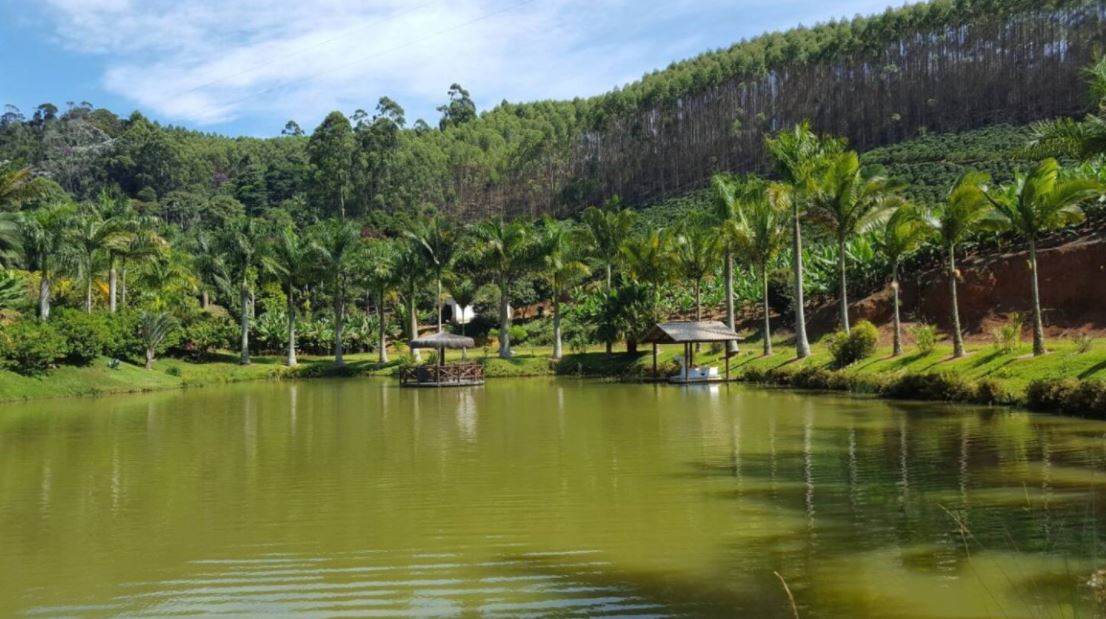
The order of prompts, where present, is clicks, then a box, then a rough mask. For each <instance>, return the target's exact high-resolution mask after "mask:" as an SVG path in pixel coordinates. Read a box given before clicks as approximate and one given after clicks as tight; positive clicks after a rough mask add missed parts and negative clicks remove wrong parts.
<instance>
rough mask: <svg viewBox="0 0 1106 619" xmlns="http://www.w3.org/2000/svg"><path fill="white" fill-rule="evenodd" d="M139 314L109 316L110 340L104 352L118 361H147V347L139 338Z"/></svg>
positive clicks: (128, 313)
mask: <svg viewBox="0 0 1106 619" xmlns="http://www.w3.org/2000/svg"><path fill="white" fill-rule="evenodd" d="M138 317H139V316H138V314H137V313H134V312H130V311H125V312H119V313H116V314H109V315H108V317H107V321H106V324H107V328H108V333H109V335H108V340H107V342H106V344H107V345H106V346H105V347H104V352H105V353H106V354H107V355H109V356H111V357H114V358H117V359H127V360H130V361H134V360H137V359H145V357H146V347H145V346H144V345H143V344H142V340H141V338H139V337H138Z"/></svg>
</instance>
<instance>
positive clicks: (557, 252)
mask: <svg viewBox="0 0 1106 619" xmlns="http://www.w3.org/2000/svg"><path fill="white" fill-rule="evenodd" d="M572 239H573V234H572V229H571V228H570V227H569V225H568V224H566V223H565V222H562V221H558V220H556V219H553V218H552V217H548V216H547V217H546V218H545V220H544V221H543V222H542V232H541V238H540V240H539V243H540V250H539V251H540V253H541V257H542V268H541V274H542V277H543V278H544V279H545V281H546V282H547V283H548V284H549V288H550V297H551V300H552V303H553V358H554V359H558V360H559V359H560V358H561V357H562V356H563V349H562V345H561V301H562V300H563V299H564V296H565V295H566V294H567V293H568V289H569V288H570V287H571V286H572V285H573V284H574V283H575V282H577V281H579V279H580V278H583V277H587V276H588V275H589V274H591V270H590V269H588V267H587V265H586V264H584V263H583V262H582V261H580V260H577V259H576V258H575V249H576V248H575V247H574V246H573V243H572ZM469 288H470V289H471V290H472V295H473V296H475V287H472V286H471V284H470V285H469ZM466 291H467V290H464V289H463V290H462V292H466ZM453 300H454V301H456V300H457V298H456V296H454V299H453ZM466 300H468V301H469V302H471V299H466ZM458 304H459V303H458ZM461 307H465V306H464V305H461Z"/></svg>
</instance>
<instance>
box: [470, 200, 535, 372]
mask: <svg viewBox="0 0 1106 619" xmlns="http://www.w3.org/2000/svg"><path fill="white" fill-rule="evenodd" d="M530 227H531V226H530V224H529V222H527V221H525V220H523V219H516V220H513V221H507V220H505V219H503V218H497V219H493V220H490V221H485V222H483V223H479V224H476V225H475V226H474V227H473V228H472V232H473V235H474V236H475V238H476V242H477V243H476V247H475V250H476V254H477V256H478V258H477V259H478V260H479V261H480V262H481V263H482V264H483V265H484V266H485V267H486V268H487V270H488V272H490V273H491V274H492V275H493V276H494V277H495V284H496V286H497V287H498V288H499V357H500V358H501V359H510V358H511V334H510V329H511V310H510V304H511V299H510V294H511V283H512V282H513V280H515V279H516V278H517V277H519V276H521V275H523V274H525V273H526V272H528V271H529V270H530V269H531V268H532V267H533V265H534V261H535V260H534V258H535V256H534V254H535V244H534V239H533V236H532V235H531V233H530Z"/></svg>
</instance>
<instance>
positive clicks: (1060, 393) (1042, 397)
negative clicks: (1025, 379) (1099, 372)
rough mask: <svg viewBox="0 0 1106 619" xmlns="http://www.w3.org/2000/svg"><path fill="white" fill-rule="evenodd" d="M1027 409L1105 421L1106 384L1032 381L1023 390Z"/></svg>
mask: <svg viewBox="0 0 1106 619" xmlns="http://www.w3.org/2000/svg"><path fill="white" fill-rule="evenodd" d="M1026 404H1027V405H1028V406H1029V408H1030V409H1032V410H1035V411H1043V412H1054V413H1063V414H1066V415H1078V416H1081V417H1093V418H1095V419H1106V383H1104V382H1102V381H1099V380H1085V381H1080V380H1076V379H1074V378H1051V379H1041V380H1035V381H1033V382H1032V383H1030V384H1029V388H1028V389H1026Z"/></svg>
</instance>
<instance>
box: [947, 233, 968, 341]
mask: <svg viewBox="0 0 1106 619" xmlns="http://www.w3.org/2000/svg"><path fill="white" fill-rule="evenodd" d="M948 252H949V298H950V299H951V301H952V356H953V357H957V358H959V357H963V356H964V335H963V334H962V333H961V332H960V302H959V301H958V300H957V298H956V246H955V245H949V247H948Z"/></svg>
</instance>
